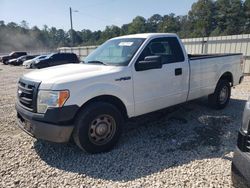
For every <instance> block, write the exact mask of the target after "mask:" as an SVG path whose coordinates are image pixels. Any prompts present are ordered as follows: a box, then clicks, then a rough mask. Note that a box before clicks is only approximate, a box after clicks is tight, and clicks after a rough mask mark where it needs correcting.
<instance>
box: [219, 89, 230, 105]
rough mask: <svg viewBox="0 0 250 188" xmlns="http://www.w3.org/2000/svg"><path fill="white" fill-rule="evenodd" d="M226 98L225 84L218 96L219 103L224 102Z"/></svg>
mask: <svg viewBox="0 0 250 188" xmlns="http://www.w3.org/2000/svg"><path fill="white" fill-rule="evenodd" d="M227 98H228V88H227V87H226V86H225V87H223V88H222V90H221V92H220V96H219V101H220V103H221V104H224V103H225V102H226V101H227Z"/></svg>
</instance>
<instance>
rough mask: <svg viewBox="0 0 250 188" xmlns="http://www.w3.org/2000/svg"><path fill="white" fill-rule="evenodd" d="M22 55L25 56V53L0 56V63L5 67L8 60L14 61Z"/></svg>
mask: <svg viewBox="0 0 250 188" xmlns="http://www.w3.org/2000/svg"><path fill="white" fill-rule="evenodd" d="M24 55H27V52H11V53H10V54H9V55H5V56H1V57H0V61H1V62H2V63H3V64H5V65H6V64H7V62H8V61H9V60H10V59H16V58H19V57H21V56H24Z"/></svg>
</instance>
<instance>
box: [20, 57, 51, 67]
mask: <svg viewBox="0 0 250 188" xmlns="http://www.w3.org/2000/svg"><path fill="white" fill-rule="evenodd" d="M46 57H47V55H40V56H37V57H35V58H33V59H30V60H26V61H24V62H23V66H24V67H25V68H27V69H29V68H31V65H32V64H33V63H35V62H36V61H39V60H40V59H44V58H46Z"/></svg>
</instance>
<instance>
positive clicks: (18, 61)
mask: <svg viewBox="0 0 250 188" xmlns="http://www.w3.org/2000/svg"><path fill="white" fill-rule="evenodd" d="M37 56H38V55H24V56H21V57H19V58H17V59H10V60H9V61H8V62H7V64H8V65H15V66H18V65H22V64H23V62H24V61H26V60H30V59H34V58H35V57H37Z"/></svg>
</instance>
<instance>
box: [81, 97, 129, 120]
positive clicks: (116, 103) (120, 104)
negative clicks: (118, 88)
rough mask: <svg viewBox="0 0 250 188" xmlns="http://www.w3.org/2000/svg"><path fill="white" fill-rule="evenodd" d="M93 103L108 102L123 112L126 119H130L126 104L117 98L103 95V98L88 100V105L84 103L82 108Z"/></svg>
mask: <svg viewBox="0 0 250 188" xmlns="http://www.w3.org/2000/svg"><path fill="white" fill-rule="evenodd" d="M93 102H107V103H110V104H112V105H114V106H115V107H116V108H117V109H118V110H120V111H121V114H122V116H123V117H124V118H125V119H127V118H128V113H127V109H126V107H125V105H124V103H123V102H122V101H121V100H120V99H119V98H117V97H115V96H112V95H101V96H98V97H94V98H92V99H90V100H88V101H87V102H86V103H84V104H83V106H82V107H81V108H84V107H85V106H87V105H88V104H90V103H93Z"/></svg>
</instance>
